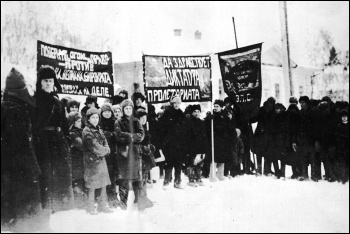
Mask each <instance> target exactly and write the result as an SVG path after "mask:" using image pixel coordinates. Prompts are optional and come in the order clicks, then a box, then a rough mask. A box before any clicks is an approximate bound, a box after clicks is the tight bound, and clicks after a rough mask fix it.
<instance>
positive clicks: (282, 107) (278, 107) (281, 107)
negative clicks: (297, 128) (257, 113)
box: [275, 103, 286, 111]
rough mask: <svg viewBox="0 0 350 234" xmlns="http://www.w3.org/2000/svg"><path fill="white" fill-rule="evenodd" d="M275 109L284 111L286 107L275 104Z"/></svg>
mask: <svg viewBox="0 0 350 234" xmlns="http://www.w3.org/2000/svg"><path fill="white" fill-rule="evenodd" d="M275 109H282V110H283V111H285V110H286V107H285V106H284V105H283V104H282V103H277V104H276V105H275Z"/></svg>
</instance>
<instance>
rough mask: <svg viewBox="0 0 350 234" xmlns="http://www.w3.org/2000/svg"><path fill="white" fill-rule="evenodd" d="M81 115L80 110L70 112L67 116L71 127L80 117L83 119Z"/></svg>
mask: <svg viewBox="0 0 350 234" xmlns="http://www.w3.org/2000/svg"><path fill="white" fill-rule="evenodd" d="M81 118H82V117H81V115H80V114H79V112H71V113H69V114H68V117H67V121H68V126H69V129H71V128H72V127H73V125H74V123H75V122H76V121H77V120H78V119H81Z"/></svg>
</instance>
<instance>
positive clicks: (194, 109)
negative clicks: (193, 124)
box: [192, 104, 202, 113]
mask: <svg viewBox="0 0 350 234" xmlns="http://www.w3.org/2000/svg"><path fill="white" fill-rule="evenodd" d="M196 110H199V112H202V108H201V105H199V104H197V105H193V106H192V113H193V112H194V111H196Z"/></svg>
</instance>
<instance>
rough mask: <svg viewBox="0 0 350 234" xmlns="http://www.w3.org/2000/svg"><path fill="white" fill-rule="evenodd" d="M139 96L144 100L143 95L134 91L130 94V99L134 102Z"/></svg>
mask: <svg viewBox="0 0 350 234" xmlns="http://www.w3.org/2000/svg"><path fill="white" fill-rule="evenodd" d="M139 98H140V99H141V100H142V102H144V101H145V96H143V94H142V93H140V92H136V93H134V94H133V95H132V96H131V100H132V101H133V102H134V103H135V102H136V100H137V99H139Z"/></svg>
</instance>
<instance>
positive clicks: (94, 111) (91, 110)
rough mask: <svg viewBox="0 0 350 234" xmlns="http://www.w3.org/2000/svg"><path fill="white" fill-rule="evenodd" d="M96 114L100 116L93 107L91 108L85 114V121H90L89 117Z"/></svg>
mask: <svg viewBox="0 0 350 234" xmlns="http://www.w3.org/2000/svg"><path fill="white" fill-rule="evenodd" d="M94 114H98V115H100V113H99V111H98V110H97V109H96V108H95V107H91V108H90V109H88V110H87V112H86V117H87V119H90V117H91V115H94Z"/></svg>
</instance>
